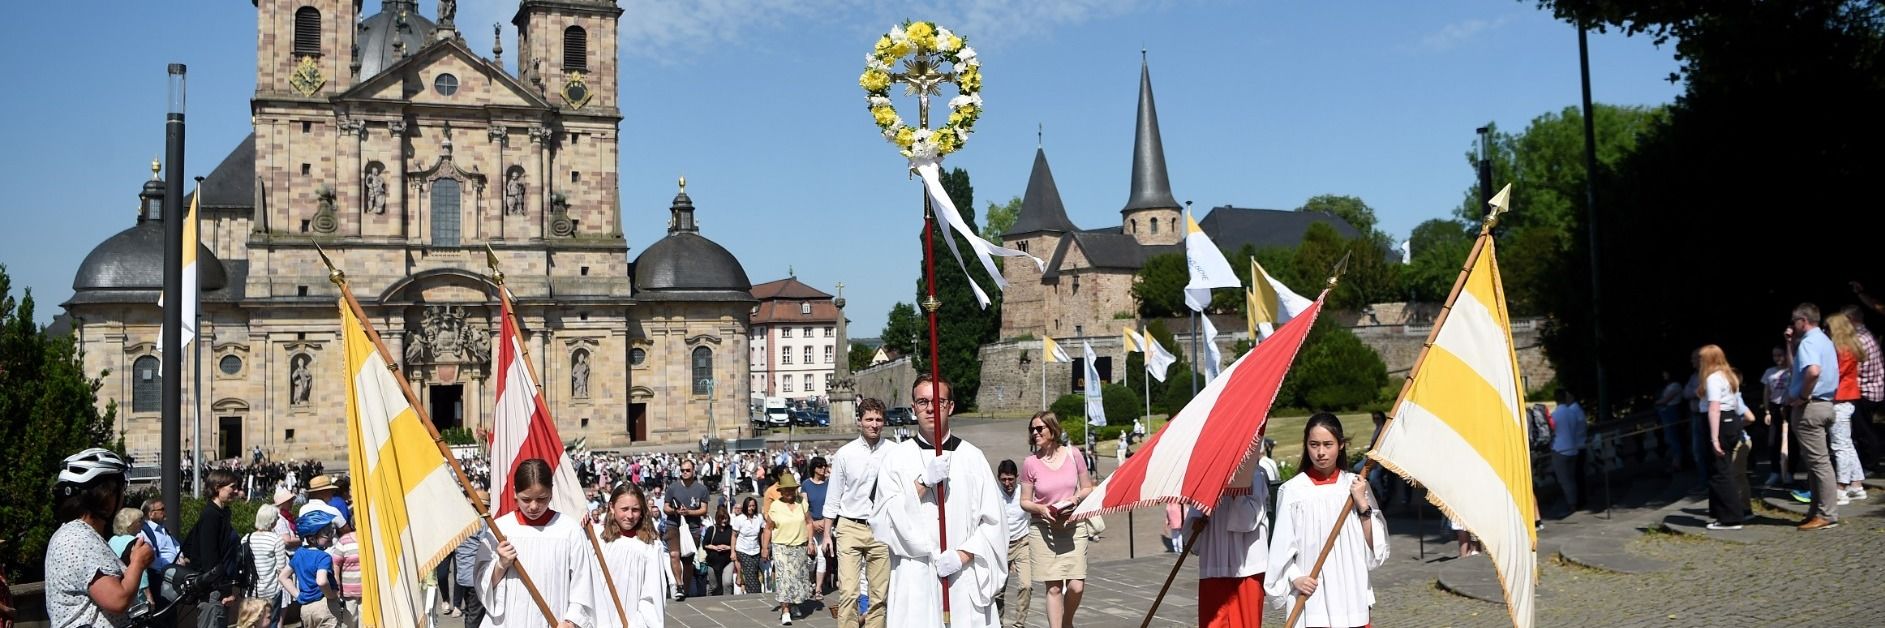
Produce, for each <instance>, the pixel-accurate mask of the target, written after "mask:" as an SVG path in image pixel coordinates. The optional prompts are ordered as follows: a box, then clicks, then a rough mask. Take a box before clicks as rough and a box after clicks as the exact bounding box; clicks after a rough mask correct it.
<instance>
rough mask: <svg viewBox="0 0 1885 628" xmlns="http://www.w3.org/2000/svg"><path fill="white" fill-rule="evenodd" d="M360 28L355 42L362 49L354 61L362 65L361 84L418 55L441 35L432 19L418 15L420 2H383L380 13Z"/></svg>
mask: <svg viewBox="0 0 1885 628" xmlns="http://www.w3.org/2000/svg"><path fill="white" fill-rule="evenodd" d="M357 28H359V29H360V32H359V33H358V34H357V35H356V36H355V38H354V42H355V45H356V46H358V47H359V49H360V50H359V54H358V56H356V57H355V59H356V60H357V61H359V63H360V74H359V80H361V81H364V80H367V79H369V78H372V77H373V76H374V75H377V74H379V73H380V71H381V70H385V69H386V68H387V67H390V66H392V65H393V64H395V63H398V62H399V60H400V59H403V58H405V57H406V56H410V55H413V54H417V53H418V52H419V49H420V48H424V47H425V45H426V44H429V43H432V38H433V35H434V34H436V33H437V32H438V26H437V25H436V24H433V23H432V20H428V19H426V18H425V17H424V16H421V15H419V3H417V2H413V1H412V0H385V1H384V2H381V3H380V12H379V13H375V14H373V15H372V16H371V17H368V18H367V19H364V20H360V25H359V26H358V27H357ZM402 46H403V50H402Z"/></svg>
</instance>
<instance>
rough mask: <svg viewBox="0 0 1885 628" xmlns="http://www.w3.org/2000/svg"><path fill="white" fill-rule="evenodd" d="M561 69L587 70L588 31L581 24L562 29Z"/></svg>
mask: <svg viewBox="0 0 1885 628" xmlns="http://www.w3.org/2000/svg"><path fill="white" fill-rule="evenodd" d="M563 69H564V70H578V71H583V72H587V71H589V33H586V32H583V27H581V26H571V27H569V28H565V29H563Z"/></svg>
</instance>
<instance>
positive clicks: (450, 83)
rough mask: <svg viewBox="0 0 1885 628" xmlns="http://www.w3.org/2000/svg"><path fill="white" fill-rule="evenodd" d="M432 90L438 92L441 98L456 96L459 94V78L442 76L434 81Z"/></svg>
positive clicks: (447, 75)
mask: <svg viewBox="0 0 1885 628" xmlns="http://www.w3.org/2000/svg"><path fill="white" fill-rule="evenodd" d="M432 89H435V90H438V92H439V95H440V96H450V95H452V94H456V93H458V77H456V76H452V75H450V74H440V75H439V76H438V78H435V79H432Z"/></svg>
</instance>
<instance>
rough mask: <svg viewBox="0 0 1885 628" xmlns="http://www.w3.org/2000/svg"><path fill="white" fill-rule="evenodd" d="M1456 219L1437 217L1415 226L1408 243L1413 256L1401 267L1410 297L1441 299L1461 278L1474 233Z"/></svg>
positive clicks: (1429, 301) (1437, 300)
mask: <svg viewBox="0 0 1885 628" xmlns="http://www.w3.org/2000/svg"><path fill="white" fill-rule="evenodd" d="M1468 229H1469V228H1468V227H1467V226H1466V225H1463V224H1460V223H1459V221H1456V220H1446V219H1442V218H1435V219H1433V220H1429V221H1426V222H1423V223H1420V226H1417V227H1414V234H1413V236H1412V237H1410V238H1408V241H1409V244H1408V246H1409V247H1410V248H1412V249H1413V251H1414V257H1413V259H1412V260H1409V261H1408V264H1407V267H1406V268H1404V269H1402V271H1401V275H1402V280H1403V282H1404V283H1405V285H1406V286H1407V298H1408V299H1410V300H1413V301H1423V302H1428V303H1439V302H1442V301H1445V300H1446V297H1447V294H1449V293H1450V292H1452V290H1453V282H1454V280H1456V279H1458V278H1459V274H1460V267H1461V266H1462V265H1464V264H1465V263H1466V254H1467V253H1470V252H1472V249H1473V237H1474V236H1473V234H1472V233H1471V232H1469V231H1468Z"/></svg>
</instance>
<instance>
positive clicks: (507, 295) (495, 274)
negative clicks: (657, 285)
mask: <svg viewBox="0 0 1885 628" xmlns="http://www.w3.org/2000/svg"><path fill="white" fill-rule="evenodd" d="M484 257H485V262H486V263H487V264H489V265H490V267H491V281H492V282H493V283H495V284H497V299H498V303H499V305H501V306H502V311H504V312H506V313H507V314H508V315H509V316H510V317H511V322H512V323H513V324H514V325H516V327H517V333H518V334H520V335H521V334H523V329H524V326H523V321H521V320H519V319H518V318H517V310H515V309H512V307H511V291H510V289H508V288H505V287H504V271H503V270H502V269H499V268H498V263H497V252H496V251H493V250H491V245H489V244H486V245H484ZM523 340H524V339H523V338H521V337H520V338H518V339H517V348H518V349H519V350H521V351H523V353H524V356H523V357H524V359H523V362H524V368H525V369H526V372H528V373H530V381H532V382H536V383H537V387H538V388H539V389H541V388H542V387H543V380H542V379H541V378H539V377H537V363H536V362H532V361H531V360H530V346H529V345H526V344H524V342H523ZM504 342H510V339H509V338H505V339H504ZM536 392H537V394H541V390H539V391H536ZM545 418H549V417H548V416H547V415H546V416H545ZM551 421H552V422H554V421H555V419H551ZM606 509H607V508H606V507H605V508H604V510H606ZM641 516H642V518H644V519H645V518H647V517H648V505H647V504H642V515H641ZM582 521H583V536H584V537H587V538H588V539H589V549H590V550H592V551H594V552H595V553H596V566H598V567H600V568H601V571H602V581H603V583H604V584H607V585H608V586H609V598H610V599H611V600H613V601H614V602H615V614H616V615H617V616H619V617H621V619H622V626H623V628H627V627H628V625H629V623H628V610H627V609H625V608H623V606H622V594H621V592H620V591H617V590H615V576H612V575H609V561H608V559H607V558H605V557H603V555H602V543H601V542H600V541H597V540H596V530H595V526H594V525H593V524H591V523H590V521H589V516H588V515H586V514H585V515H584V516H583V517H582Z"/></svg>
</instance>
